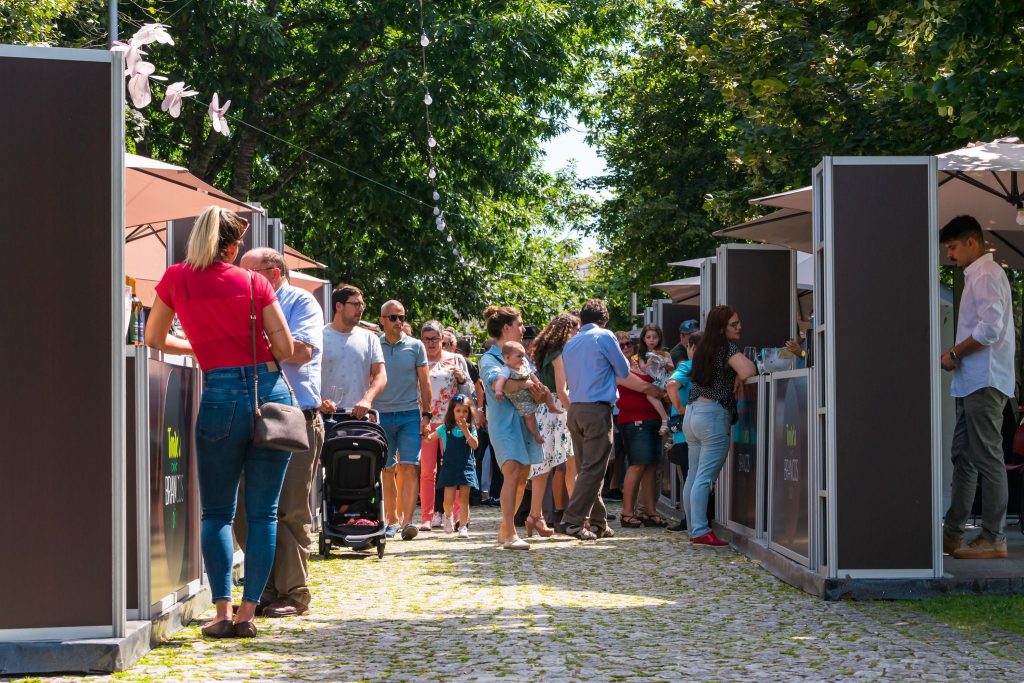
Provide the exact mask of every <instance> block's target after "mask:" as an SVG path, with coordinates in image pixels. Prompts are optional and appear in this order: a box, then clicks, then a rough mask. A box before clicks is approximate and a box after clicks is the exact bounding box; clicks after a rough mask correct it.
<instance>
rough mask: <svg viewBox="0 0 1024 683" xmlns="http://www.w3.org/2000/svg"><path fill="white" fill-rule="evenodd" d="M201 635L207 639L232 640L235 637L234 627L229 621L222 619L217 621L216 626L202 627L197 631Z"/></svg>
mask: <svg viewBox="0 0 1024 683" xmlns="http://www.w3.org/2000/svg"><path fill="white" fill-rule="evenodd" d="M199 630H200V631H202V633H203V635H204V636H206V637H207V638H234V637H235V625H234V624H232V623H231V620H230V619H223V620H221V621H218V622H217V623H216V624H211V625H209V626H204V627H203V628H201V629H199Z"/></svg>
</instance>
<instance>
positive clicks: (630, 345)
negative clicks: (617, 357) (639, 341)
mask: <svg viewBox="0 0 1024 683" xmlns="http://www.w3.org/2000/svg"><path fill="white" fill-rule="evenodd" d="M619 348H620V349H630V348H633V342H619Z"/></svg>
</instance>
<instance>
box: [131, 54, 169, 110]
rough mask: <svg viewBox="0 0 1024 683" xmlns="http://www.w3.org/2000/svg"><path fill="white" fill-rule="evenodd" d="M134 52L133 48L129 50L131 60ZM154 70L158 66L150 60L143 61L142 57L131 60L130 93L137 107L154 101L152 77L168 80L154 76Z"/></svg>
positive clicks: (139, 107)
mask: <svg viewBox="0 0 1024 683" xmlns="http://www.w3.org/2000/svg"><path fill="white" fill-rule="evenodd" d="M132 52H133V51H132V50H129V51H128V59H129V60H131V58H132ZM154 71H156V67H155V66H153V65H152V64H150V63H149V62H144V61H142V58H141V57H138V58H137V59H135V60H133V61H132V62H131V67H130V69H129V71H128V94H129V95H131V98H132V104H134V105H135V108H136V109H142V108H143V107H146V106H149V103H150V102H152V101H153V94H152V92H150V89H149V79H150V78H154V79H156V80H158V81H166V80H167V79H166V78H164V77H163V76H154V75H153V72H154Z"/></svg>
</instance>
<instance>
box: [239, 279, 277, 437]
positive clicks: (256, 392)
mask: <svg viewBox="0 0 1024 683" xmlns="http://www.w3.org/2000/svg"><path fill="white" fill-rule="evenodd" d="M245 272H246V273H247V274H248V275H249V329H250V331H251V333H252V386H253V392H252V409H253V414H254V415H256V416H257V417H258V416H259V414H260V369H259V367H258V365H257V363H256V285H255V283H254V282H253V275H252V271H251V270H247V271H245ZM282 374H283V373H282Z"/></svg>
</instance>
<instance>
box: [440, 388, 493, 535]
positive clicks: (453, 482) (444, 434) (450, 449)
mask: <svg viewBox="0 0 1024 683" xmlns="http://www.w3.org/2000/svg"><path fill="white" fill-rule="evenodd" d="M473 410H474V409H473V403H472V401H470V399H469V397H468V396H465V395H464V394H456V395H455V396H453V397H452V400H451V402H450V403H449V404H448V411H447V412H446V413H445V415H444V424H442V425H441V426H440V427H438V428H437V431H435V432H432V433H431V434H429V435H428V436H427V440H428V441H433V440H434V439H437V438H440V439H441V467H440V469H439V471H438V473H437V485H438V486H443V487H444V530H445V532H446V533H449V534H450V533H452V532H453V531H454V530H455V522H454V520H453V519H452V508H453V507H454V506H455V491H456V489H457V490H458V492H459V537H460V538H469V491H470V489H474V488H479V487H480V484H479V483H477V478H476V458H475V457H474V455H473V454H474V452H475V451H476V447H477V445H478V444H479V442H478V441H477V438H476V430H475V429H473V428H472V427H470V425H471V424H473V422H474V420H473V418H474V415H473Z"/></svg>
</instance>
